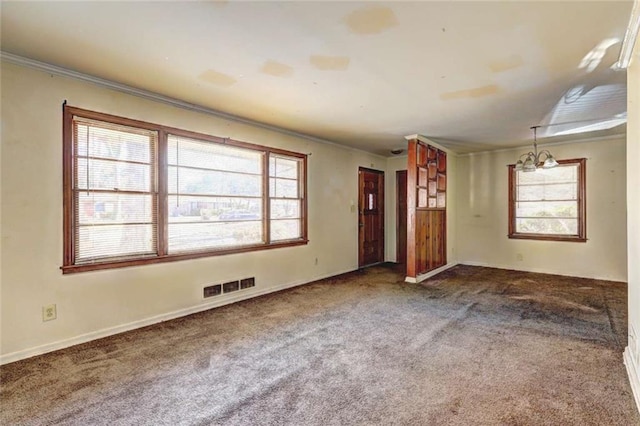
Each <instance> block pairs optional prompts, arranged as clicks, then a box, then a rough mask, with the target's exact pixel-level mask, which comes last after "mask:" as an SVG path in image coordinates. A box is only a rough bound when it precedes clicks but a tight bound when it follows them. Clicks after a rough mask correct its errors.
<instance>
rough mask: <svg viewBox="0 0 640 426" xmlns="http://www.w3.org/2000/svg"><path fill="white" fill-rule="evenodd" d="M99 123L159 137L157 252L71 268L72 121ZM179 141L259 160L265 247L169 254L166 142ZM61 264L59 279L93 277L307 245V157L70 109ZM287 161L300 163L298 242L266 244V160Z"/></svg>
mask: <svg viewBox="0 0 640 426" xmlns="http://www.w3.org/2000/svg"><path fill="white" fill-rule="evenodd" d="M74 116H78V117H82V118H86V119H91V120H96V121H102V122H106V123H111V124H116V125H122V126H128V127H134V128H140V129H145V130H150V131H156V132H157V134H158V139H157V149H156V158H155V159H154V160H155V161H153V162H152V168H154V173H155V176H156V179H157V185H156V193H155V196H156V197H157V203H156V209H157V211H156V218H157V219H156V220H157V225H156V239H157V247H156V253H155V255H148V254H147V255H144V256H132V257H126V258H113V259H104V260H96V261H92V262H83V263H76V261H75V258H76V215H75V212H76V199H75V196H74V190H75V189H74V188H75V179H76V176H75V174H74V173H75V171H74V166H75V162H76V161H77V160H76V153H75V152H74V131H73V117H74ZM170 134H171V135H175V136H183V137H187V138H191V139H196V140H199V141H204V142H210V143H215V144H221V145H228V146H233V147H236V148H241V149H248V150H252V151H256V152H260V153H262V154H263V165H262V197H261V202H262V204H263V206H262V209H263V213H264V214H263V215H262V230H263V233H264V242H263V243H256V244H248V245H241V246H232V247H224V248H217V249H201V250H194V251H185V252H180V253H174V254H169V253H168V241H167V237H168V226H169V222H168V206H167V202H168V181H167V180H168V156H167V154H168V153H167V149H168V137H169V135H170ZM62 139H63V144H62V145H63V151H62V168H63V264H62V266H61V267H60V269H61V270H62V273H63V274H69V273H76V272H85V271H96V270H102V269H114V268H123V267H127V266H139V265H146V264H154V263H164V262H173V261H179V260H188V259H197V258H202V257H210V256H220V255H226V254H234V253H247V252H252V251H259V250H268V249H274V248H280V247H291V246H299V245H305V244H307V243H308V242H309V240H308V236H307V235H308V234H307V231H308V224H307V219H308V214H307V201H308V197H307V155H306V154H301V153H297V152H293V151H288V150H284V149H279V148H272V147H267V146H263V145H258V144H253V143H249V142H243V141H238V140H234V139H230V138H221V137H217V136H211V135H207V134H203V133H197V132H193V131H189V130H184V129H179V128H174V127H170V126H164V125H160V124H154V123H149V122H146V121H140V120H134V119H130V118H125V117H120V116H116V115H111V114H105V113H101V112H96V111H90V110H85V109H81V108H77V107H72V106H69V105H66V104H65V105H64V108H63V129H62ZM272 154H273V155H276V156H284V157H291V158H295V159H297V160H299V164H300V166H299V167H300V169H299V175H300V179H299V185H300V194H301V196H302V206H301V218H300V220H301V236H300V238H296V239H289V240H277V241H273V242H272V241H271V236H270V223H269V222H270V219H271V218H270V216H271V215H270V214H269V203H270V199H271V198H270V194H269V158H270V156H271V155H272Z"/></svg>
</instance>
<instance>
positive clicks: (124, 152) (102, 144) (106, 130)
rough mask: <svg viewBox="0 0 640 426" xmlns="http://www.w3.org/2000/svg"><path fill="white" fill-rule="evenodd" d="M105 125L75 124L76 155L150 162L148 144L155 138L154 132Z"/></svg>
mask: <svg viewBox="0 0 640 426" xmlns="http://www.w3.org/2000/svg"><path fill="white" fill-rule="evenodd" d="M105 124H106V125H105V127H101V125H100V123H98V122H96V123H92V124H91V125H87V124H82V123H77V125H76V139H77V140H76V143H77V154H76V155H78V156H82V157H86V156H87V154H88V155H89V156H90V157H101V158H111V159H114V160H122V161H138V162H143V163H149V162H150V161H151V151H150V149H149V142H150V140H151V138H152V137H153V138H155V132H151V131H147V130H144V129H134V128H129V127H125V126H117V125H112V126H109V124H107V123H105Z"/></svg>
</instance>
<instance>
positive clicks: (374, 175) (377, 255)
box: [358, 168, 384, 266]
mask: <svg viewBox="0 0 640 426" xmlns="http://www.w3.org/2000/svg"><path fill="white" fill-rule="evenodd" d="M358 188H359V189H358V212H359V214H358V265H359V266H366V265H370V264H373V263H378V262H382V261H383V260H384V173H383V172H380V171H377V170H370V169H365V168H360V170H359V172H358Z"/></svg>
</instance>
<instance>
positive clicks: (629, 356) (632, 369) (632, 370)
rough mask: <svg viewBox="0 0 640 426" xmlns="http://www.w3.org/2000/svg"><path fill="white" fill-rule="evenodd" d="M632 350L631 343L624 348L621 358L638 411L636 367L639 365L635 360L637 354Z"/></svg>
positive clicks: (639, 376)
mask: <svg viewBox="0 0 640 426" xmlns="http://www.w3.org/2000/svg"><path fill="white" fill-rule="evenodd" d="M632 351H633V349H632V348H631V345H629V346H627V347H626V348H625V350H624V356H623V359H624V365H626V366H627V375H628V376H629V383H630V384H631V390H632V391H633V397H634V398H635V400H636V407H637V408H638V411H640V369H639V368H638V367H640V366H638V365H637V363H636V361H635V360H637V359H638V356H637V355H638V354H634V353H633V352H632ZM634 355H635V356H634Z"/></svg>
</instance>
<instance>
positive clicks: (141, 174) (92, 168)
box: [76, 158, 151, 191]
mask: <svg viewBox="0 0 640 426" xmlns="http://www.w3.org/2000/svg"><path fill="white" fill-rule="evenodd" d="M149 173H150V166H149V165H146V164H134V163H123V162H118V161H109V160H95V159H90V160H89V164H88V167H87V159H86V158H78V169H77V177H76V179H77V188H80V189H108V190H114V189H119V190H122V191H150V190H151V188H150V186H151V177H150V176H149ZM87 185H88V186H87Z"/></svg>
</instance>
